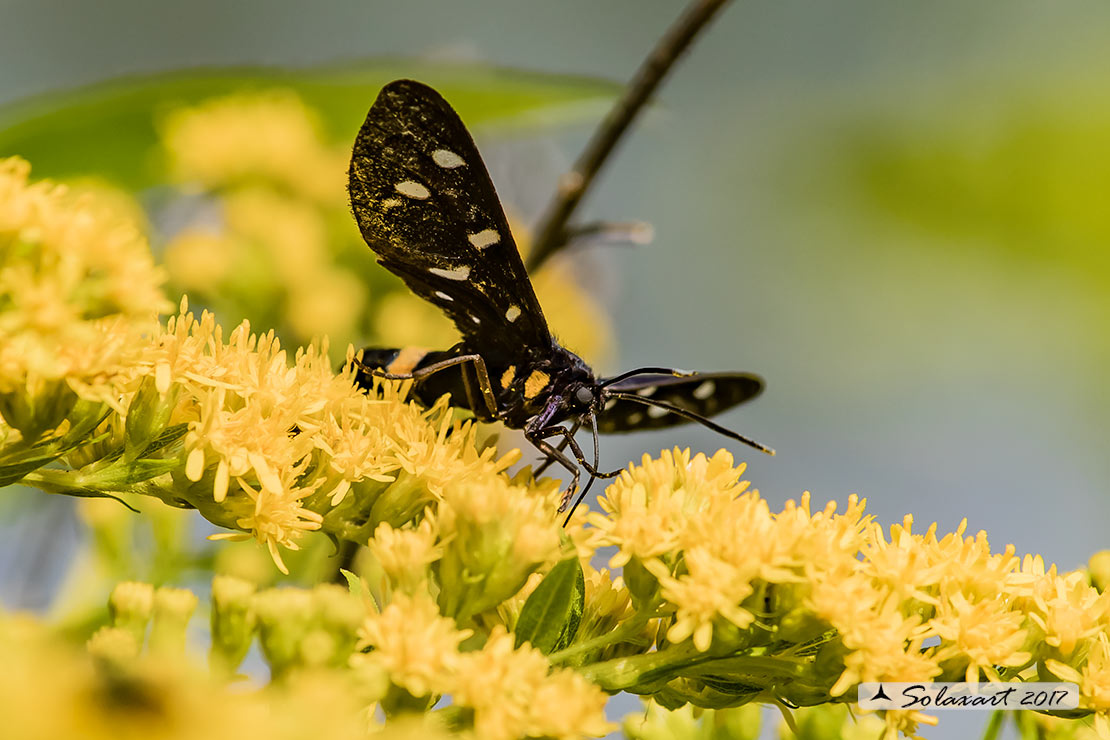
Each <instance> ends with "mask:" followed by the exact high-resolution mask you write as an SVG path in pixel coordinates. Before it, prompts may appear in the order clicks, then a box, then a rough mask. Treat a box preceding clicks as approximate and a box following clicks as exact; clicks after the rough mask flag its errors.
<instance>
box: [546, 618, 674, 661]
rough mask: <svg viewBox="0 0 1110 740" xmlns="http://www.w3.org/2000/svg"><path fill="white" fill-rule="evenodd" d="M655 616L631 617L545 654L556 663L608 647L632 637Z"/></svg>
mask: <svg viewBox="0 0 1110 740" xmlns="http://www.w3.org/2000/svg"><path fill="white" fill-rule="evenodd" d="M656 616H657V615H649V616H646V617H640V616H636V617H633V618H632V619H630V620H628V621H627V622H625V623H624V624H621V625H618V626H617V627H616V628H615V629H613V630H612V631H610V632H606V633H605V634H604V635H598V636H597V637H593V638H591V639H589V640H585V641H584V642H579V643H576V644H574V645H571V646H570V647H566V648H563V649H562V650H556V651H555V652H553V653H551V655H549V656H547V659H548V660H550V661H551V662H552V663H554V664H556V665H557V664H559V663H564V662H566V661H568V660H570V659H571V658H576V657H578V656H579V655H582V654H583V653H588V652H590V651H591V650H601V649H603V648H607V647H609V646H610V645H616V644H617V643H620V642H624V641H625V640H627V639H628V638H629V637H634V636H635V635H636V634H638V633H639V632H640V630H642V629H643V628H644V625H646V624H647V623H648V622H649V621H651V620H652V619H655V617H656Z"/></svg>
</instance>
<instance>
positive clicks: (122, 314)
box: [0, 158, 167, 436]
mask: <svg viewBox="0 0 1110 740" xmlns="http://www.w3.org/2000/svg"><path fill="white" fill-rule="evenodd" d="M29 173H30V166H29V165H28V164H27V162H25V161H24V160H22V159H18V158H9V159H2V160H0V412H2V413H3V415H4V417H5V421H6V422H7V424H8V425H9V426H10V427H14V428H17V429H20V430H21V431H22V432H23V433H24V434H25V435H31V436H36V435H38V434H41V433H43V432H45V431H48V430H50V429H52V428H53V427H54V426H56V425H57V424H58V423H60V422H61V421H62V419H63V418H65V415H66V414H67V413H68V412H69V410H70V409H71V407H72V406H73V400H72V398H71V396H72V394H73V393H76V395H77V396H79V397H81V398H85V399H89V400H92V401H98V402H104V403H108V404H110V405H112V406H114V407H116V409H117V410H121V409H119V407H118V403H119V401H118V399H117V398H116V395H115V393H114V388H113V386H112V383H113V380H114V378H115V376H116V375H118V374H119V373H121V372H122V371H123V370H124V369H125V368H126V367H127V366H128V365H129V363H130V362H131V361H132V360H133V359H134V356H135V353H136V346H137V344H138V343H139V342H140V341H141V339H140V338H141V336H142V334H143V333H144V332H147V331H149V330H150V328H151V327H152V326H153V322H154V320H155V319H156V314H157V313H158V312H159V311H164V310H166V308H167V304H166V300H165V298H164V297H163V296H162V293H161V284H162V282H163V279H164V278H163V276H162V273H161V271H160V270H158V269H157V268H155V267H154V263H153V260H152V259H151V255H150V250H149V248H148V246H147V243H146V240H145V239H144V238H143V237H142V236H141V234H140V233H139V230H138V228H137V227H136V225H135V224H134V223H132V222H129V221H126V220H124V219H123V218H121V217H120V216H119V213H120V209H119V208H115V207H112V206H108V205H104V204H102V203H100V202H99V201H97V199H96V198H95V197H94V196H93V195H91V194H84V195H80V196H76V195H74V194H72V193H71V192H70V191H69V190H68V189H67V188H66V187H64V186H61V185H56V184H53V183H51V182H49V181H43V182H38V183H30V182H29V181H28V176H29ZM67 398H70V400H67Z"/></svg>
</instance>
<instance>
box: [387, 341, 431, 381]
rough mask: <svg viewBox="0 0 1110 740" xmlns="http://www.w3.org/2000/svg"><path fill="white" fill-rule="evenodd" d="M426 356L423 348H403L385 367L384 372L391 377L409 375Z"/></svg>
mask: <svg viewBox="0 0 1110 740" xmlns="http://www.w3.org/2000/svg"><path fill="white" fill-rule="evenodd" d="M427 355H428V350H426V349H424V348H423V347H405V348H404V349H402V350H401V351H400V352H398V353H397V356H396V357H394V358H393V361H392V362H390V363H389V364H388V365H386V366H385V371H386V372H387V373H390V374H391V375H409V374H410V373H412V371H413V370H415V369H416V366H417V365H419V364H420V361H421V360H423V359H424V358H425V357H426V356H427Z"/></svg>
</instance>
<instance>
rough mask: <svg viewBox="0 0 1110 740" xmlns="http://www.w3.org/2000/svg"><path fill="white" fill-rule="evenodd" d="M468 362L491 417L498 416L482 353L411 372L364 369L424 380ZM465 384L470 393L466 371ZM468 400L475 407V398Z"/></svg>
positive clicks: (394, 377)
mask: <svg viewBox="0 0 1110 740" xmlns="http://www.w3.org/2000/svg"><path fill="white" fill-rule="evenodd" d="M467 362H470V363H473V364H474V374H475V376H477V378H478V390H479V391H481V393H482V400H483V401H484V402H485V404H486V411H487V412H488V413H489V416H490V417H496V416H497V396H496V395H494V393H493V384H492V383H490V380H489V370H487V369H486V361H485V360H484V359H482V356H481V355H477V354H471V355H458V356H456V357H449V358H447V359H446V360H440V361H439V362H433V363H432V364H431V365H427V366H426V367H422V368H418V369H416V370H413V371H412V372H411V373H387V372H384V371H383V370H382V369H381V368H371V367H367V366H365V365H363V369H365V370H367V371H368V372H369V373H370V374H371V375H375V376H377V377H379V378H386V379H387V380H423V379H424V378H426V377H428V376H429V375H434V374H435V373H438V372H439V371H440V370H446V369H447V368H449V367H454V366H455V365H462V364H464V363H467ZM463 384H464V385H465V386H466V389H467V393H468V394H469V393H470V381H469V380H468V379H467V376H466V374H465V373H463ZM467 400H468V401H470V402H471V407H473V405H474V404H473V401H474V399H472V398H468V399H467Z"/></svg>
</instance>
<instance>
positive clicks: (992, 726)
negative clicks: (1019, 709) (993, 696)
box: [983, 711, 1006, 740]
mask: <svg viewBox="0 0 1110 740" xmlns="http://www.w3.org/2000/svg"><path fill="white" fill-rule="evenodd" d="M1005 719H1006V713H1005V712H1002V711H998V712H991V718H990V720H989V721H988V722H987V727H986V729H985V730H983V740H998V733H1000V732H1001V731H1002V723H1003V722H1004V721H1005Z"/></svg>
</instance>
